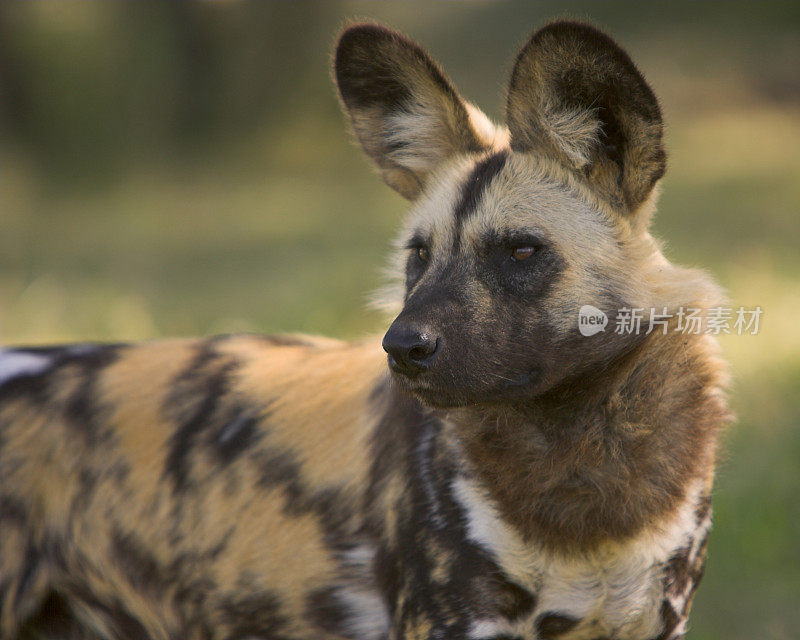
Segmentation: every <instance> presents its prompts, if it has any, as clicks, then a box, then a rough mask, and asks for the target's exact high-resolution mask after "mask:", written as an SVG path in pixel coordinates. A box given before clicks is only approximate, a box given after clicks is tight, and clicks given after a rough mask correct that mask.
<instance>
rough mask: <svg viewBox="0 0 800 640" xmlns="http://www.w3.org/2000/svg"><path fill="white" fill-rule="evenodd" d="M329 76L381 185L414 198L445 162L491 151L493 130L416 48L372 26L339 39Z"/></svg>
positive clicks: (362, 26)
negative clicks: (386, 184) (489, 148)
mask: <svg viewBox="0 0 800 640" xmlns="http://www.w3.org/2000/svg"><path fill="white" fill-rule="evenodd" d="M334 75H335V79H336V84H337V86H338V87H339V92H340V94H341V98H342V104H343V106H344V110H345V112H346V113H347V115H348V116H349V117H350V122H351V123H352V126H353V131H354V132H355V135H356V137H357V138H358V140H359V142H360V143H361V146H362V147H363V148H364V151H366V153H367V155H368V156H369V157H370V158H372V160H373V161H374V162H375V163H376V165H377V166H378V169H379V170H380V172H381V175H382V176H383V179H384V180H385V181H386V182H387V183H388V184H389V185H390V186H392V187H393V188H394V189H396V190H397V191H399V192H400V193H401V194H402V195H403V196H405V197H406V198H409V199H414V198H416V197H417V196H418V195H419V193H420V191H421V190H422V188H423V187H424V185H425V183H426V181H427V179H428V177H429V175H430V173H431V172H432V171H433V169H434V168H435V167H436V165H437V164H438V163H440V162H441V161H442V160H444V159H445V158H447V157H449V156H451V155H453V154H456V153H459V152H471V151H481V150H483V149H486V148H487V147H488V146H489V145H491V142H492V137H493V135H494V127H493V125H491V123H490V122H489V120H488V119H487V118H486V116H484V115H483V114H482V113H481V112H480V111H478V110H477V109H475V107H473V106H472V105H469V104H468V103H466V102H464V101H463V100H462V99H461V98H460V97H459V95H458V93H456V90H455V89H454V88H453V85H452V84H450V82H449V81H448V80H447V78H445V77H444V75H443V74H442V72H441V71H440V70H439V67H438V65H437V64H436V63H435V62H434V61H433V60H432V59H431V58H430V56H428V54H427V53H426V52H425V51H423V50H422V49H421V48H420V47H419V46H418V45H416V44H415V43H414V42H411V41H410V40H408V39H406V38H404V37H403V36H401V35H400V34H398V33H396V32H395V31H392V30H391V29H387V28H386V27H383V26H380V25H377V24H357V25H354V26H351V27H349V28H347V29H345V31H344V32H343V33H342V35H341V36H340V37H339V42H338V44H337V46H336V53H335V59H334Z"/></svg>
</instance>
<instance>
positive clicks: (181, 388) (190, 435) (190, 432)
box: [164, 341, 234, 492]
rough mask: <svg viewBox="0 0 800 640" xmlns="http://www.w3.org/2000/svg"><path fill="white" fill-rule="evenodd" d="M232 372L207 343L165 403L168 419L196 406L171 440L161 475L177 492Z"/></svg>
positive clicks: (180, 376) (177, 381) (178, 380)
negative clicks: (184, 408)
mask: <svg viewBox="0 0 800 640" xmlns="http://www.w3.org/2000/svg"><path fill="white" fill-rule="evenodd" d="M217 361H218V362H217ZM233 368H234V363H233V362H232V361H230V360H228V359H223V358H222V357H221V356H220V355H219V354H218V353H217V351H216V350H215V348H214V343H213V341H207V342H206V343H205V344H204V345H203V346H202V348H201V349H200V350H199V351H198V353H197V355H196V357H195V358H194V359H193V361H192V363H191V364H190V365H189V367H188V368H187V369H186V370H185V371H184V372H183V373H181V374H179V376H178V378H177V380H176V382H175V383H174V385H173V386H174V389H175V392H174V393H173V394H170V396H169V398H168V399H167V401H166V402H167V405H168V406H166V407H165V411H166V413H167V414H168V415H169V414H174V413H175V411H176V410H177V411H179V412H180V410H181V408H182V407H183V406H184V405H189V406H195V405H196V406H195V409H194V411H193V412H192V413H191V414H190V415H189V416H188V417H186V418H185V419H184V420H183V422H182V423H181V424H180V426H179V427H178V429H177V430H176V431H175V433H174V434H173V435H172V437H171V439H170V440H171V442H170V449H169V453H168V455H167V461H166V465H165V468H164V474H165V475H166V476H167V477H169V478H171V479H172V481H173V489H174V490H175V491H176V492H180V491H183V490H184V489H186V486H187V482H188V473H189V456H190V455H191V452H192V449H193V446H194V443H195V440H196V439H197V437H198V435H199V434H200V432H202V431H203V430H204V429H205V428H207V427H208V426H209V424H211V422H212V420H213V419H214V417H215V415H216V413H217V409H218V406H219V402H220V399H221V398H222V396H223V395H224V394H225V393H226V392H227V390H228V378H229V376H230V374H231V372H232V370H233Z"/></svg>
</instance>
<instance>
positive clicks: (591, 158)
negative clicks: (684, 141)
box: [506, 21, 666, 215]
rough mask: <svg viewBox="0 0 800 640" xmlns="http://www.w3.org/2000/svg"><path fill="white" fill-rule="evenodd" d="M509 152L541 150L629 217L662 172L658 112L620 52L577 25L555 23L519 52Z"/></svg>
mask: <svg viewBox="0 0 800 640" xmlns="http://www.w3.org/2000/svg"><path fill="white" fill-rule="evenodd" d="M506 120H507V124H508V127H509V130H510V132H511V147H512V149H514V150H517V151H523V152H537V153H545V154H548V155H551V156H554V157H556V159H558V160H559V161H561V162H562V163H563V164H564V165H565V166H566V167H568V168H569V169H570V170H572V171H574V172H575V173H576V174H578V175H580V176H581V178H582V179H584V180H586V181H587V182H588V183H589V185H590V186H591V187H592V188H593V189H594V191H595V193H597V194H598V195H599V196H600V197H601V198H603V199H604V200H606V201H607V202H609V203H610V204H611V205H612V206H613V207H614V208H615V209H617V210H619V211H621V212H622V213H623V214H629V215H630V214H633V213H634V212H635V211H636V210H637V209H638V208H639V206H640V205H641V204H642V203H643V202H644V201H645V200H646V199H647V197H648V196H649V195H650V193H651V191H652V190H653V187H654V185H655V183H656V182H657V181H658V179H659V178H661V176H662V175H663V174H664V170H665V167H666V154H665V152H664V145H663V140H662V137H663V125H662V119H661V110H660V108H659V106H658V101H657V100H656V97H655V95H654V94H653V91H652V90H651V89H650V87H649V85H648V84H647V82H646V81H645V79H644V78H643V77H642V74H641V73H640V72H639V70H638V69H637V68H636V66H635V65H634V64H633V62H632V61H631V59H630V57H629V56H628V54H627V53H625V51H623V50H622V49H621V48H620V47H619V45H617V44H616V43H615V42H614V41H613V40H612V39H611V38H610V37H608V36H607V35H606V34H604V33H602V32H600V31H598V30H597V29H595V28H594V27H592V26H590V25H586V24H581V23H577V22H567V21H561V22H554V23H552V24H550V25H548V26H546V27H544V28H542V29H541V30H539V31H537V32H536V33H534V34H533V36H532V37H531V39H530V40H529V41H528V43H527V44H526V45H525V47H524V48H523V49H522V51H521V52H520V53H519V56H518V57H517V61H516V64H515V65H514V70H513V72H512V74H511V83H510V85H509V90H508V100H507V104H506Z"/></svg>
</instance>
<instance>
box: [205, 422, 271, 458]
mask: <svg viewBox="0 0 800 640" xmlns="http://www.w3.org/2000/svg"><path fill="white" fill-rule="evenodd" d="M260 438H261V434H260V433H259V432H258V421H257V420H256V419H255V418H254V417H253V416H251V415H249V414H247V413H246V412H244V410H241V411H238V412H236V414H235V415H234V417H233V419H232V420H230V421H228V422H227V423H226V424H225V425H223V427H222V429H220V430H219V431H218V432H217V433H216V435H215V437H214V446H215V449H216V452H217V454H218V457H219V459H220V461H221V462H222V463H223V464H226V465H227V464H230V463H231V462H233V461H234V460H235V459H236V458H237V457H239V456H240V455H241V454H242V453H244V452H245V451H247V450H248V449H250V448H251V447H252V446H253V445H254V444H255V443H257V442H258V441H259V439H260Z"/></svg>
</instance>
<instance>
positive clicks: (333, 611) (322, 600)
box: [306, 587, 347, 636]
mask: <svg viewBox="0 0 800 640" xmlns="http://www.w3.org/2000/svg"><path fill="white" fill-rule="evenodd" d="M306 614H307V615H308V617H309V619H310V620H311V621H312V622H313V623H314V624H315V625H317V626H318V627H319V628H320V629H322V630H323V631H325V632H327V633H330V634H333V635H340V636H346V635H347V634H345V623H346V621H347V613H346V612H345V611H344V609H343V608H342V604H341V602H340V601H339V599H338V598H337V597H336V589H335V588H334V587H323V588H321V589H316V590H315V591H312V592H311V593H309V594H308V596H307V597H306Z"/></svg>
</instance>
